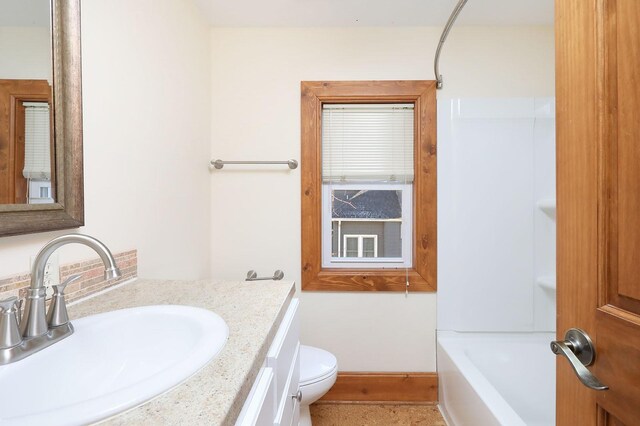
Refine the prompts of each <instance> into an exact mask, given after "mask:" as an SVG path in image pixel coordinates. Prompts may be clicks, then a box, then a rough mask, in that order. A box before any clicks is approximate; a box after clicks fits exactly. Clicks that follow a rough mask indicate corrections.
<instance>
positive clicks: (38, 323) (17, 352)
mask: <svg viewBox="0 0 640 426" xmlns="http://www.w3.org/2000/svg"><path fill="white" fill-rule="evenodd" d="M70 243H79V244H84V245H86V246H88V247H90V248H92V249H93V250H95V252H96V253H98V255H100V258H101V259H102V263H104V267H105V270H104V278H105V280H109V279H114V278H119V277H120V271H119V270H118V267H117V266H116V262H115V260H114V259H113V255H112V254H111V252H110V251H109V249H108V248H107V246H105V245H104V244H102V243H101V242H100V241H98V240H96V239H95V238H93V237H90V236H88V235H82V234H69V235H63V236H61V237H58V238H54V239H53V240H51V241H50V242H49V243H47V245H45V246H44V247H43V248H42V249H41V250H40V252H39V253H38V255H37V256H36V258H35V260H34V262H33V268H32V270H31V285H30V287H29V290H28V293H27V298H26V303H25V308H24V313H23V314H22V318H21V319H20V308H19V304H18V300H17V298H15V297H13V298H9V299H6V300H3V301H0V365H3V364H9V363H11V362H15V361H18V360H20V359H23V358H25V357H27V356H29V355H31V354H33V353H35V352H37V351H39V350H41V349H44V348H46V347H47V346H50V345H52V344H54V343H56V342H58V341H60V340H62V339H64V338H65V337H68V336H70V335H71V334H72V333H73V326H72V325H71V323H70V322H69V318H68V316H67V309H66V306H65V301H64V288H65V287H66V286H67V285H68V284H69V283H71V282H73V281H75V280H77V279H78V278H80V276H78V275H74V276H72V277H70V278H69V279H68V280H66V281H65V282H64V283H62V284H60V285H57V286H54V295H53V299H52V300H51V306H50V307H49V313H48V314H47V313H46V311H45V297H46V288H45V286H44V272H45V267H46V265H47V260H49V257H50V256H51V254H52V253H53V252H54V251H55V250H57V249H58V248H60V247H61V246H63V245H66V244H70ZM16 324H19V333H16V329H15V327H16Z"/></svg>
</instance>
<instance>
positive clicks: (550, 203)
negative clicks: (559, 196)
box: [537, 198, 556, 218]
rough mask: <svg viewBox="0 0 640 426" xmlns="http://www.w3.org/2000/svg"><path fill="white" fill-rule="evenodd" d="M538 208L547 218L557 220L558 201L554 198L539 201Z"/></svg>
mask: <svg viewBox="0 0 640 426" xmlns="http://www.w3.org/2000/svg"><path fill="white" fill-rule="evenodd" d="M537 205H538V208H539V209H540V210H542V211H543V212H544V213H545V214H546V215H547V216H549V217H552V218H555V217H556V200H554V199H553V198H543V199H542V200H539V201H538V203H537Z"/></svg>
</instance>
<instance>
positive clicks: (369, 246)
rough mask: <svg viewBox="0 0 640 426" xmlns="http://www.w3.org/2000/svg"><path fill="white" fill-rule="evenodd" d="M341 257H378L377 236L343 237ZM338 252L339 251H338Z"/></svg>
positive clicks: (346, 235)
mask: <svg viewBox="0 0 640 426" xmlns="http://www.w3.org/2000/svg"><path fill="white" fill-rule="evenodd" d="M342 244H343V246H342V247H343V249H342V257H343V258H346V259H351V258H356V257H366V258H371V257H378V236H377V235H349V234H345V235H344V236H343V243H342ZM338 250H339V249H338Z"/></svg>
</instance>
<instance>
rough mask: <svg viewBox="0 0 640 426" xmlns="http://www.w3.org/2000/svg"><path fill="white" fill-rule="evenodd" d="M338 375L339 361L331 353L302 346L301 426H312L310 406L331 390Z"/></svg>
mask: <svg viewBox="0 0 640 426" xmlns="http://www.w3.org/2000/svg"><path fill="white" fill-rule="evenodd" d="M337 375H338V360H337V359H336V357H335V356H334V355H333V354H332V353H331V352H327V351H325V350H323V349H319V348H314V347H313V346H305V345H300V390H301V391H302V401H301V402H300V422H299V423H298V424H299V425H300V426H311V414H310V413H309V405H311V404H313V403H314V402H316V401H317V400H318V399H320V397H322V395H324V394H325V393H327V392H328V391H329V389H331V386H333V384H334V383H335V382H336V376H337Z"/></svg>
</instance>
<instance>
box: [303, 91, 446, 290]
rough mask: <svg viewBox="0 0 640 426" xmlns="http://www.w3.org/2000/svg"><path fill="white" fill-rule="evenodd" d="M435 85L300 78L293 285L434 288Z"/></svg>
mask: <svg viewBox="0 0 640 426" xmlns="http://www.w3.org/2000/svg"><path fill="white" fill-rule="evenodd" d="M435 108H436V106H435V82H433V81H374V82H303V83H302V109H301V112H302V146H301V148H302V161H301V169H302V289H303V290H329V291H340V290H345V291H353V290H373V291H381V290H382V291H405V289H406V282H407V277H408V281H409V290H411V291H435V288H436V161H435V160H436V152H435V146H436V144H435V135H436V133H435V111H436V109H435Z"/></svg>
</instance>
